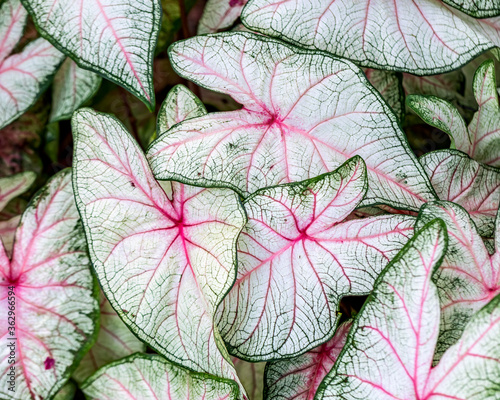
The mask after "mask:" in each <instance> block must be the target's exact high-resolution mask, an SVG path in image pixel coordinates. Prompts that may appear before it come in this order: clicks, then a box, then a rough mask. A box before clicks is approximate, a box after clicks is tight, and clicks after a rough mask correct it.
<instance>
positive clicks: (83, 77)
mask: <svg viewBox="0 0 500 400" xmlns="http://www.w3.org/2000/svg"><path fill="white" fill-rule="evenodd" d="M100 84H101V77H100V76H99V75H96V74H94V73H93V72H90V71H88V70H85V69H82V68H80V67H78V65H76V63H75V62H74V61H73V60H71V59H70V58H67V59H66V61H64V63H63V64H62V66H61V68H60V69H59V71H57V74H56V76H55V77H54V86H53V89H52V112H51V114H50V122H55V121H59V120H61V119H68V118H71V115H72V114H73V111H75V110H76V109H77V108H78V107H80V106H81V105H82V104H84V103H85V102H86V101H87V100H89V99H90V98H91V97H92V96H93V95H94V94H95V93H96V92H97V89H99V85H100Z"/></svg>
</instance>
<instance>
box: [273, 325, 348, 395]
mask: <svg viewBox="0 0 500 400" xmlns="http://www.w3.org/2000/svg"><path fill="white" fill-rule="evenodd" d="M350 328H351V322H350V321H348V322H344V323H343V324H342V325H340V326H339V327H338V328H337V331H336V332H335V336H334V337H333V338H331V339H330V340H329V341H328V342H326V343H324V344H322V345H321V346H319V347H316V348H315V349H312V350H310V351H308V352H307V353H304V354H302V355H300V356H297V357H294V358H291V359H289V360H282V361H274V362H271V363H268V365H267V367H266V376H265V382H266V386H265V393H266V399H268V400H289V399H294V400H313V399H314V395H315V394H316V391H317V389H318V387H319V385H320V383H321V381H322V380H323V378H324V377H325V376H326V375H327V374H328V372H330V370H331V369H332V367H333V364H335V361H336V360H337V357H338V356H339V354H340V352H341V351H342V348H343V347H344V344H345V342H346V339H347V334H348V332H349V329H350Z"/></svg>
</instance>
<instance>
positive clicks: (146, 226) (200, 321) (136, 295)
mask: <svg viewBox="0 0 500 400" xmlns="http://www.w3.org/2000/svg"><path fill="white" fill-rule="evenodd" d="M72 126H73V133H74V135H75V142H76V144H75V161H74V165H75V167H74V168H75V177H74V186H75V196H76V199H77V205H78V208H79V210H80V213H81V215H82V220H83V223H84V226H85V230H86V233H87V237H88V241H89V252H90V257H91V259H92V262H93V265H94V269H95V271H96V273H97V276H98V278H99V281H100V283H101V287H102V289H103V291H104V293H105V294H106V297H107V298H108V300H109V302H110V303H111V305H112V306H113V308H114V309H115V310H116V311H117V313H118V315H119V316H120V317H121V318H122V320H123V321H124V322H125V324H126V325H127V326H128V327H129V328H130V329H131V330H132V331H133V332H134V333H135V334H136V335H137V336H138V337H139V338H140V339H141V340H143V341H145V342H146V343H148V344H149V345H150V346H151V347H152V348H154V349H155V350H156V351H158V352H159V353H160V354H162V355H164V356H165V357H167V358H168V359H169V360H170V361H172V362H175V363H176V364H178V365H182V366H184V367H186V368H189V369H191V370H194V371H199V372H206V373H210V374H212V375H216V376H219V377H225V378H229V379H234V380H237V377H236V373H235V371H234V368H233V366H232V364H231V362H230V360H229V355H228V354H227V351H226V349H225V347H224V344H223V342H222V339H221V338H220V335H219V332H218V330H217V328H216V327H215V324H214V312H215V309H216V308H217V306H218V305H219V303H220V302H221V300H222V298H223V296H224V295H225V294H226V293H227V291H228V290H229V289H230V287H231V285H232V284H233V282H234V278H235V275H236V254H235V253H236V252H235V243H236V239H237V237H238V235H239V233H240V231H241V229H242V227H243V225H244V223H245V215H244V211H243V209H242V207H241V205H240V202H239V199H238V197H237V195H236V194H235V193H234V192H232V191H231V190H228V189H205V188H197V187H192V186H186V185H183V184H180V183H175V182H172V183H171V182H166V183H164V184H163V187H162V186H160V185H159V183H158V182H157V181H156V180H155V179H154V177H153V175H152V173H151V170H150V168H149V165H148V163H147V161H146V159H145V157H144V154H143V153H142V150H141V149H140V148H139V146H138V144H137V143H136V142H135V141H134V140H133V139H132V137H131V136H130V134H129V133H128V132H127V131H126V130H125V129H124V127H123V125H121V124H120V123H119V122H118V121H117V120H116V119H115V118H113V117H111V116H108V115H105V114H99V113H96V112H94V111H92V110H90V109H81V110H79V111H77V112H76V113H75V114H74V115H73V119H72ZM158 293H161V294H162V295H158Z"/></svg>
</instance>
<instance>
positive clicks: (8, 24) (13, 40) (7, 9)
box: [0, 0, 28, 64]
mask: <svg viewBox="0 0 500 400" xmlns="http://www.w3.org/2000/svg"><path fill="white" fill-rule="evenodd" d="M27 16H28V13H27V12H26V10H25V9H24V7H23V6H22V5H21V2H20V1H19V0H7V1H5V2H3V3H2V4H1V8H0V64H1V63H2V61H3V60H5V59H6V58H7V56H8V55H9V54H10V53H11V51H12V50H13V49H14V47H15V46H16V44H17V42H19V39H21V36H22V35H23V30H24V26H25V25H26V17H27Z"/></svg>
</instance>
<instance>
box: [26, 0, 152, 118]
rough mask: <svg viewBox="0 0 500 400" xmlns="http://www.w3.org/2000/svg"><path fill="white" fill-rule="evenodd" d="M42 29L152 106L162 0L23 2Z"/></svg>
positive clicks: (84, 63) (62, 47)
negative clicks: (154, 59)
mask: <svg viewBox="0 0 500 400" xmlns="http://www.w3.org/2000/svg"><path fill="white" fill-rule="evenodd" d="M22 3H23V5H24V6H25V7H26V9H27V10H28V12H29V13H30V15H31V16H32V17H33V20H34V21H35V24H36V25H37V29H38V31H39V32H40V33H41V34H42V35H43V36H44V37H46V38H47V39H48V40H50V41H51V42H52V43H53V44H54V45H55V46H56V47H57V48H58V49H60V50H61V51H63V52H64V53H65V54H67V55H68V56H69V57H71V58H72V59H73V60H74V61H75V62H76V63H77V64H78V65H79V66H80V67H82V68H84V69H88V70H90V71H93V72H96V73H98V74H100V75H102V76H104V77H105V78H107V79H109V80H111V81H113V82H116V83H117V84H119V85H121V86H123V87H124V88H126V89H127V90H129V91H130V92H131V93H133V94H134V95H135V96H137V97H138V98H140V99H141V100H142V101H143V102H144V103H145V104H146V105H147V107H148V108H149V109H150V110H152V109H154V104H155V95H154V88H153V55H154V50H155V47H156V41H157V37H158V32H159V30H160V21H161V12H162V11H161V4H160V2H159V1H158V0H139V1H131V0H127V1H119V2H117V1H115V0H80V1H73V0H62V1H61V0H22Z"/></svg>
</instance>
